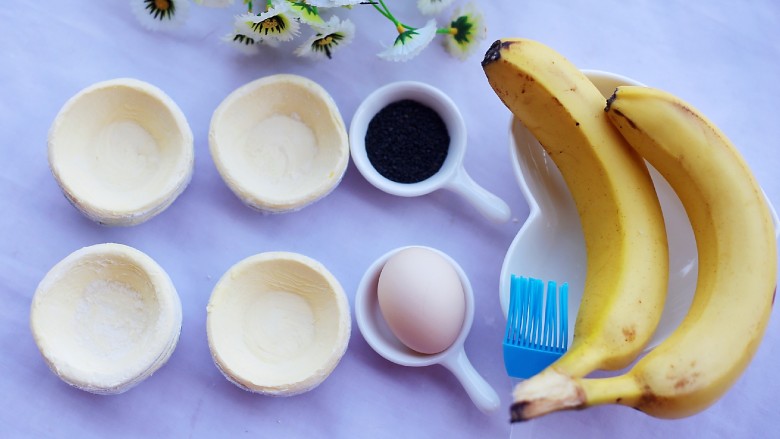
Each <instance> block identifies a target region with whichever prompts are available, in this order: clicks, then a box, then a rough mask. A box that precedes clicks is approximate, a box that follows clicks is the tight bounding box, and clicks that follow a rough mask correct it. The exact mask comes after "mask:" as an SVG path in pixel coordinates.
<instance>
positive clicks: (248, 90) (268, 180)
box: [209, 74, 349, 213]
mask: <svg viewBox="0 0 780 439" xmlns="http://www.w3.org/2000/svg"><path fill="white" fill-rule="evenodd" d="M209 147H210V150H211V156H212V159H213V160H214V163H215V165H216V167H217V170H218V171H219V174H220V176H221V177H222V179H223V180H224V181H225V183H226V184H227V185H228V187H229V188H230V189H231V190H232V191H233V193H234V194H235V195H236V196H237V197H238V198H239V199H240V200H241V201H242V202H244V204H246V205H247V206H249V207H252V208H254V209H257V210H260V211H263V212H270V213H281V212H288V211H293V210H298V209H301V208H303V207H305V206H307V205H309V204H311V203H313V202H315V201H317V200H319V199H321V198H322V197H324V196H326V195H328V194H329V193H330V192H331V191H332V190H333V189H335V188H336V186H338V184H339V183H340V182H341V179H342V177H343V176H344V172H345V171H346V169H347V164H348V163H349V142H348V140H347V130H346V127H345V125H344V121H343V119H342V118H341V113H340V112H339V109H338V107H337V106H336V103H335V102H334V101H333V99H332V98H331V96H330V95H329V94H328V92H327V91H326V90H325V89H324V88H322V87H321V86H320V85H319V84H317V83H316V82H314V81H312V80H310V79H307V78H304V77H302V76H297V75H291V74H277V75H271V76H266V77H264V78H260V79H257V80H255V81H252V82H250V83H248V84H246V85H244V86H242V87H239V88H238V89H236V90H235V91H233V92H232V93H230V94H229V95H228V96H227V97H226V98H225V99H224V100H223V101H222V103H220V104H219V106H218V107H217V109H216V110H215V111H214V114H213V115H212V118H211V127H210V130H209Z"/></svg>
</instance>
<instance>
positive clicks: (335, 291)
mask: <svg viewBox="0 0 780 439" xmlns="http://www.w3.org/2000/svg"><path fill="white" fill-rule="evenodd" d="M207 310H208V312H207V319H206V329H207V334H208V341H209V348H210V349H211V354H212V357H213V359H214V363H215V364H216V365H217V368H218V369H219V370H220V371H221V372H222V373H223V375H225V377H226V378H227V379H228V380H229V381H231V382H233V383H234V384H236V385H237V386H239V387H241V388H242V389H245V390H248V391H252V392H256V393H262V394H266V395H275V396H291V395H296V394H299V393H303V392H306V391H309V390H311V389H313V388H315V387H317V386H318V385H319V384H320V383H322V382H323V381H324V380H325V378H327V377H328V376H329V375H330V373H331V372H332V371H333V369H335V367H336V366H337V365H338V363H339V361H340V360H341V357H342V356H343V355H344V352H345V351H346V349H347V344H348V342H349V336H350V330H351V322H352V319H351V317H350V311H349V301H348V300H347V296H346V294H345V293H344V290H343V289H342V287H341V284H340V283H339V282H338V280H336V278H335V277H333V275H332V274H331V273H330V272H329V271H328V270H327V269H326V268H325V267H324V266H323V265H322V264H320V263H319V262H317V261H315V260H313V259H311V258H309V257H306V256H303V255H300V254H296V253H289V252H268V253H260V254H257V255H254V256H250V257H248V258H246V259H244V260H242V261H240V262H238V263H237V264H236V265H234V266H233V267H231V268H230V269H229V270H228V271H227V273H225V275H224V276H222V278H221V279H220V280H219V282H217V285H216V286H215V287H214V291H213V292H212V294H211V298H210V299H209V304H208V308H207Z"/></svg>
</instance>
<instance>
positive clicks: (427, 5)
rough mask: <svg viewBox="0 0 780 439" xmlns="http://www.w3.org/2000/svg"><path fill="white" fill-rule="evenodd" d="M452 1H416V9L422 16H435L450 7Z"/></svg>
mask: <svg viewBox="0 0 780 439" xmlns="http://www.w3.org/2000/svg"><path fill="white" fill-rule="evenodd" d="M452 2H453V0H417V9H419V10H420V12H422V13H423V15H436V14H438V13H439V12H441V11H443V10H444V8H446V7H447V6H449V5H451V4H452Z"/></svg>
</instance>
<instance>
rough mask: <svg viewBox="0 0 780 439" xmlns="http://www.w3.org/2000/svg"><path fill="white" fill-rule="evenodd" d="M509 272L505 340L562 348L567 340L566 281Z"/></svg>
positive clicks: (530, 345)
mask: <svg viewBox="0 0 780 439" xmlns="http://www.w3.org/2000/svg"><path fill="white" fill-rule="evenodd" d="M544 290H545V288H544V282H542V281H541V280H539V279H534V278H527V277H524V276H515V275H512V279H511V285H510V293H509V311H508V313H507V328H506V334H505V336H504V339H505V342H506V343H507V344H511V345H514V346H519V347H525V348H531V349H537V350H543V351H549V352H565V351H566V349H567V347H568V340H569V322H568V320H569V319H568V290H569V288H568V284H566V283H563V284H561V287H560V289H558V286H557V284H556V283H555V282H553V281H550V282H548V283H547V297H546V298H545V291H544Z"/></svg>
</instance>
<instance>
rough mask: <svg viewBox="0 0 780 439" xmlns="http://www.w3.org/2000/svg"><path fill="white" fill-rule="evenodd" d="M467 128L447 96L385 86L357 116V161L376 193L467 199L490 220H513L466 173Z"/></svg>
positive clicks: (404, 84) (353, 133) (407, 85)
mask: <svg viewBox="0 0 780 439" xmlns="http://www.w3.org/2000/svg"><path fill="white" fill-rule="evenodd" d="M466 140H467V136H466V124H465V122H464V120H463V116H462V115H461V114H460V111H459V110H458V107H457V106H456V105H455V103H454V102H453V101H452V99H450V97H449V96H447V95H446V94H445V93H444V92H442V91H441V90H439V89H437V88H435V87H433V86H430V85H428V84H425V83H423V82H417V81H401V82H393V83H390V84H387V85H384V86H382V87H380V88H378V89H377V90H375V91H374V92H373V93H371V94H370V95H369V96H368V97H366V99H364V100H363V102H362V103H361V104H360V106H359V107H358V108H357V110H356V111H355V114H354V116H353V117H352V122H351V124H350V129H349V143H350V154H351V156H352V161H353V163H355V166H356V167H357V168H358V171H360V173H361V174H362V175H363V177H364V178H365V179H366V180H367V181H368V182H369V183H371V184H372V185H373V186H375V187H376V188H378V189H380V190H382V191H384V192H387V193H389V194H393V195H398V196H402V197H416V196H420V195H425V194H429V193H431V192H433V191H435V190H437V189H449V190H452V191H454V192H456V193H459V194H461V195H462V196H464V197H465V198H466V199H467V200H468V201H470V202H471V204H473V205H474V207H475V208H477V210H478V211H480V213H482V214H483V215H484V216H485V217H487V218H488V219H490V220H492V221H494V222H497V223H501V222H506V221H508V220H509V217H510V215H511V213H510V210H509V206H508V205H507V204H506V203H505V202H504V201H503V200H501V199H500V198H498V197H497V196H496V195H494V194H492V193H490V192H488V191H487V190H486V189H484V188H482V187H481V186H479V185H478V184H477V183H476V182H474V180H473V179H472V178H471V177H470V176H469V175H468V174H467V173H466V170H465V168H464V166H463V159H464V157H465V153H466V143H467V142H466Z"/></svg>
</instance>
